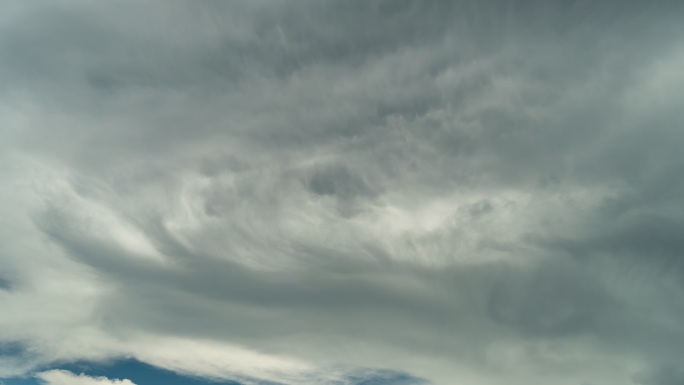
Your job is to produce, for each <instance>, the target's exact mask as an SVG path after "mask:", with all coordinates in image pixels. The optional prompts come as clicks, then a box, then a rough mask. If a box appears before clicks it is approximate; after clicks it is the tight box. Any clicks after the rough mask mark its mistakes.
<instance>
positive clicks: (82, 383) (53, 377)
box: [36, 370, 135, 385]
mask: <svg viewBox="0 0 684 385" xmlns="http://www.w3.org/2000/svg"><path fill="white" fill-rule="evenodd" d="M36 378H38V379H40V380H41V381H43V383H44V384H45V385H135V383H134V382H132V381H131V380H126V379H124V380H119V379H114V380H110V379H109V378H106V377H90V376H86V375H85V374H83V373H81V374H78V375H77V374H74V373H72V372H70V371H67V370H49V371H46V372H41V373H38V374H36Z"/></svg>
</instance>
